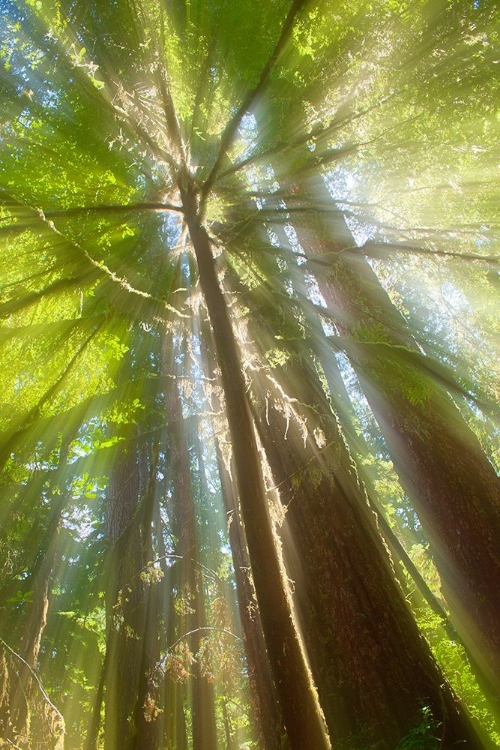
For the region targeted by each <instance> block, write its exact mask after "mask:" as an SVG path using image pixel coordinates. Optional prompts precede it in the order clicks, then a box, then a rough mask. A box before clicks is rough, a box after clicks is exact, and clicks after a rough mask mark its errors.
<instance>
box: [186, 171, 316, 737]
mask: <svg viewBox="0 0 500 750" xmlns="http://www.w3.org/2000/svg"><path fill="white" fill-rule="evenodd" d="M180 189H181V194H182V202H183V206H184V209H185V220H186V223H187V226H188V229H189V234H190V238H191V242H192V244H193V247H194V250H195V254H196V258H197V262H198V269H199V274H200V284H201V288H202V291H203V295H204V298H205V302H206V305H207V309H208V314H209V317H210V322H211V325H212V330H213V335H214V342H215V348H216V352H217V359H218V364H219V366H220V369H221V379H222V385H223V388H224V395H225V400H226V409H227V417H228V423H229V430H230V434H231V439H232V442H233V455H234V465H235V471H236V478H237V483H238V491H239V497H240V503H241V510H242V516H243V522H244V524H245V532H246V537H247V542H248V550H249V554H250V561H251V565H252V574H253V579H254V583H255V590H256V593H257V600H258V603H259V609H260V612H261V617H262V626H263V630H264V637H265V639H266V646H267V650H268V653H269V659H270V662H271V667H272V671H273V676H274V680H275V684H276V689H277V692H278V695H279V699H280V703H281V707H282V710H283V717H284V721H285V726H286V729H287V733H288V737H289V740H290V745H291V747H292V748H294V749H295V748H296V749H297V750H299V749H300V750H304V748H306V747H307V748H308V749H309V750H325V749H326V748H329V747H330V743H329V740H328V737H327V735H326V730H325V725H324V722H323V717H322V716H321V711H320V708H319V704H318V701H317V696H316V693H315V690H314V687H313V685H312V682H311V678H310V674H309V670H308V668H307V664H306V660H305V657H304V653H303V650H302V646H301V643H300V640H299V637H298V634H297V630H296V627H295V623H294V621H293V617H292V605H291V601H290V597H289V593H288V590H287V586H286V584H285V579H284V574H283V570H282V565H281V562H280V558H279V554H278V550H277V545H276V540H275V536H274V533H273V528H272V523H271V519H270V515H269V507H268V502H267V494H266V490H265V487H264V482H263V478H262V473H261V467H260V457H259V453H258V449H257V443H256V438H255V434H254V429H253V424H252V419H251V415H250V410H249V406H248V402H247V396H246V388H245V382H244V378H243V373H242V370H241V363H240V359H239V355H238V349H237V345H236V341H235V337H234V333H233V330H232V326H231V321H230V319H229V315H228V310H227V306H226V303H225V300H224V296H223V294H222V292H221V289H220V286H219V281H218V278H217V273H216V269H215V265H214V259H213V256H212V252H211V249H210V241H209V238H208V235H207V232H206V230H205V228H204V227H203V226H202V224H201V221H200V217H199V214H198V209H197V201H196V196H195V193H194V189H193V186H192V184H189V178H187V177H185V180H184V181H183V182H181V185H180Z"/></svg>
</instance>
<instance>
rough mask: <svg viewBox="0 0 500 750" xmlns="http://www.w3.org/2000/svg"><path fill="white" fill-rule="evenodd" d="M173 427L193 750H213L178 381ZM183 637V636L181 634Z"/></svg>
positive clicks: (212, 717) (174, 497)
mask: <svg viewBox="0 0 500 750" xmlns="http://www.w3.org/2000/svg"><path fill="white" fill-rule="evenodd" d="M169 407H170V408H169V415H170V420H171V424H172V426H173V427H172V431H171V440H170V452H171V458H172V464H173V465H172V475H171V476H172V483H173V488H172V505H173V514H174V519H175V524H174V532H175V535H176V536H177V538H178V547H177V554H179V555H180V556H181V558H182V559H181V560H180V561H179V565H180V568H181V595H182V597H184V598H185V599H186V610H187V614H186V615H185V616H184V617H183V618H182V624H181V630H184V632H186V633H190V634H191V635H190V636H189V640H188V643H189V647H190V649H191V651H192V653H193V655H194V659H195V660H194V662H193V664H192V665H191V672H192V678H191V680H190V687H191V713H192V729H193V750H214V748H216V747H217V727H216V723H215V696H214V688H213V685H212V684H211V683H210V682H209V681H208V680H207V679H206V677H205V676H204V675H203V673H202V669H201V665H200V663H199V658H198V656H197V655H198V652H199V649H200V646H201V640H202V635H203V631H202V630H200V629H201V628H204V627H205V626H206V616H205V596H204V588H203V578H202V576H201V573H200V566H199V564H198V563H199V542H198V534H197V528H196V518H195V506H194V499H193V495H192V483H191V467H190V457H189V441H188V438H187V435H186V431H185V426H184V424H183V419H182V406H181V398H180V394H179V390H178V384H177V382H174V383H173V384H172V392H171V398H170V403H169ZM181 635H182V633H181Z"/></svg>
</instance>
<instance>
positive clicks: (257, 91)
mask: <svg viewBox="0 0 500 750" xmlns="http://www.w3.org/2000/svg"><path fill="white" fill-rule="evenodd" d="M306 2H307V0H294V2H293V4H292V7H291V8H290V10H289V12H288V15H287V17H286V19H285V22H284V24H283V27H282V29H281V34H280V37H279V39H278V42H277V43H276V46H275V47H274V49H273V51H272V52H271V55H270V57H269V59H268V61H267V63H266V64H265V66H264V68H263V70H262V73H261V75H260V78H259V81H258V83H257V85H256V86H255V87H254V88H253V89H252V90H251V91H249V92H248V94H247V95H246V97H245V99H244V100H243V102H242V103H241V104H240V106H239V109H238V110H237V111H236V113H235V114H234V116H233V117H232V118H231V120H230V121H229V122H228V124H227V125H226V128H225V130H224V132H223V133H222V136H221V140H220V147H219V153H218V154H217V157H216V159H215V162H214V164H213V166H212V169H211V170H210V174H209V175H208V177H207V179H206V181H205V183H204V185H203V187H202V189H201V203H203V202H204V201H205V200H206V197H207V195H208V193H209V191H210V188H211V187H212V185H213V184H214V182H215V179H216V177H217V175H218V172H219V169H220V166H221V163H222V160H223V158H224V155H225V154H226V151H227V150H228V148H229V146H230V145H231V143H232V141H233V139H234V136H235V135H236V131H237V130H238V127H239V125H240V123H241V120H242V119H243V116H244V114H245V113H246V112H248V110H249V109H250V108H251V107H252V105H253V104H254V103H255V101H256V100H257V98H258V97H259V96H260V95H261V94H262V91H263V89H264V86H265V85H266V83H267V81H268V78H269V75H270V73H271V71H272V69H273V67H274V66H275V64H276V62H277V61H278V59H279V57H280V55H281V53H282V52H283V49H284V48H285V45H286V43H287V42H288V40H289V38H290V34H291V32H292V28H293V23H294V21H295V17H296V15H297V13H298V12H299V10H300V9H301V8H302V6H303V5H304V4H305V3H306Z"/></svg>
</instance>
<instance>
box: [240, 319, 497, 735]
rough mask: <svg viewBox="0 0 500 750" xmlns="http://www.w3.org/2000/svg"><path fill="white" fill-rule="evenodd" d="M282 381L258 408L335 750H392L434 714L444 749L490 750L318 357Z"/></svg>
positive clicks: (294, 366) (297, 364)
mask: <svg viewBox="0 0 500 750" xmlns="http://www.w3.org/2000/svg"><path fill="white" fill-rule="evenodd" d="M254 331H255V335H253V336H252V338H253V339H254V340H256V339H257V338H258V337H257V331H256V330H255V329H254ZM274 373H275V374H276V375H278V370H275V371H274ZM280 375H281V377H279V383H278V382H273V379H271V378H270V379H269V381H268V383H266V385H265V388H266V390H267V394H268V403H267V404H266V399H265V397H264V394H263V393H262V394H261V396H260V398H258V400H257V411H258V414H259V420H258V425H259V434H260V436H261V440H262V443H263V446H264V449H265V451H266V454H267V457H268V460H269V464H270V466H271V469H272V472H273V477H274V481H275V484H276V486H278V487H279V491H280V496H281V500H282V503H283V505H284V507H285V508H286V513H285V521H284V549H285V556H286V559H287V563H288V566H289V573H290V575H291V577H292V578H293V580H294V581H295V587H296V598H297V603H298V608H299V614H300V622H301V626H302V631H303V633H304V638H305V641H306V645H307V648H308V654H309V657H310V661H311V666H312V669H313V676H314V678H315V681H316V684H317V686H318V690H319V696H320V700H321V703H322V707H323V710H324V712H325V716H326V718H327V721H328V726H329V729H330V733H331V736H332V739H333V740H334V743H335V742H339V743H340V746H341V747H343V746H346V747H349V748H353V749H354V748H365V747H367V746H371V745H372V744H376V745H377V747H380V748H386V749H387V750H393V749H394V748H395V747H396V745H397V744H398V742H399V741H400V740H401V739H402V738H403V737H404V736H406V735H407V734H409V733H410V732H411V730H412V729H414V728H415V727H416V726H417V725H419V724H420V723H421V722H422V707H423V706H428V707H429V708H430V709H431V712H432V716H433V718H434V719H435V721H436V723H437V724H439V726H440V728H439V730H438V733H439V735H440V737H441V740H442V746H443V747H451V746H453V745H454V743H463V742H466V743H467V747H470V748H481V747H483V746H482V744H481V742H480V741H479V739H478V738H477V736H476V734H475V731H474V730H473V728H472V726H471V724H470V722H469V721H468V719H467V717H466V716H465V715H464V714H463V713H462V711H461V709H460V707H459V706H458V704H457V701H456V699H455V696H454V695H453V694H452V692H451V689H450V688H449V687H448V686H447V685H446V683H445V681H444V679H443V676H442V675H441V674H440V672H439V670H438V668H437V666H436V664H435V662H434V660H433V658H432V656H431V654H430V650H429V648H428V646H427V644H426V643H425V641H424V640H423V638H422V637H421V635H420V634H419V631H418V627H417V625H416V623H415V621H414V619H413V617H412V615H411V612H410V610H409V608H408V607H407V605H406V602H405V601H404V598H403V595H402V592H401V590H400V588H399V586H398V585H397V583H396V581H395V578H394V572H393V569H392V567H391V564H390V560H389V557H388V555H387V553H386V550H385V548H384V546H383V543H382V540H381V538H380V535H379V532H378V530H377V528H376V523H375V518H374V515H373V513H372V511H371V510H370V508H369V506H368V504H367V499H366V496H365V495H364V493H363V491H362V489H361V487H360V486H359V484H358V482H357V476H356V473H355V471H354V469H353V466H352V463H351V460H350V456H349V454H348V451H347V448H346V446H345V444H344V442H343V439H342V437H341V434H340V432H339V430H338V426H337V423H336V421H335V419H334V417H333V415H332V414H331V413H330V415H329V404H328V401H327V398H326V396H325V393H324V391H323V389H322V386H321V383H320V380H319V377H318V375H317V373H316V372H315V369H314V366H313V365H312V363H311V360H309V364H306V363H305V362H304V361H303V360H301V358H300V353H299V352H294V353H293V356H292V358H291V359H290V360H289V361H288V363H287V365H286V366H285V367H284V368H283V370H282V371H281V372H280ZM288 384H289V387H290V396H292V397H293V399H290V400H289V401H288V405H287V404H286V403H285V402H286V398H287V397H286V396H284V393H286V390H287V385H288ZM254 391H255V393H256V394H258V393H259V383H258V382H256V383H255V389H254ZM306 405H308V406H306ZM294 414H296V418H295V417H294ZM306 430H307V434H306Z"/></svg>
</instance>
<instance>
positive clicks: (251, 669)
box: [202, 341, 288, 750]
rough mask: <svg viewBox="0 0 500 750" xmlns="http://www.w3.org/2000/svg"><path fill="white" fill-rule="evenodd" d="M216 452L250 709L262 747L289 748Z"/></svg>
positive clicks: (207, 358) (236, 514) (217, 408)
mask: <svg viewBox="0 0 500 750" xmlns="http://www.w3.org/2000/svg"><path fill="white" fill-rule="evenodd" d="M211 351H212V350H211V347H210V346H209V343H208V341H205V342H203V341H202V358H203V360H204V368H205V372H206V374H207V376H208V377H209V378H210V380H214V379H215V377H216V374H215V367H214V363H213V357H212V354H211ZM211 410H212V411H213V412H215V413H216V414H217V413H220V412H221V411H222V410H223V404H222V402H221V400H220V398H219V397H218V395H217V393H216V392H214V393H212V395H211ZM216 454H217V465H218V469H219V477H220V482H221V491H222V499H223V502H224V508H225V511H226V516H227V518H228V530H229V542H230V545H231V556H232V560H233V567H234V577H235V581H236V592H237V597H238V610H239V617H240V623H241V629H242V633H243V641H244V644H245V656H246V662H247V670H248V685H249V694H250V695H249V698H250V709H251V715H252V719H253V724H254V727H255V733H256V738H257V741H258V743H259V747H260V748H261V750H287V748H288V739H287V737H286V732H285V727H284V724H283V717H282V715H281V711H280V707H279V703H278V697H277V695H276V689H275V687H274V683H273V678H272V675H271V670H270V666H269V659H268V655H267V651H266V644H265V641H264V634H263V632H262V623H261V620H260V614H259V609H258V604H257V599H256V598H255V592H254V589H253V584H252V580H251V572H250V558H249V555H248V547H247V542H246V539H245V531H244V529H243V526H242V523H241V520H240V509H239V504H238V501H237V496H236V490H235V487H234V483H233V481H232V479H231V476H230V473H229V471H228V469H227V467H226V465H225V462H224V457H223V453H222V450H221V447H220V443H219V440H218V439H216Z"/></svg>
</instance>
